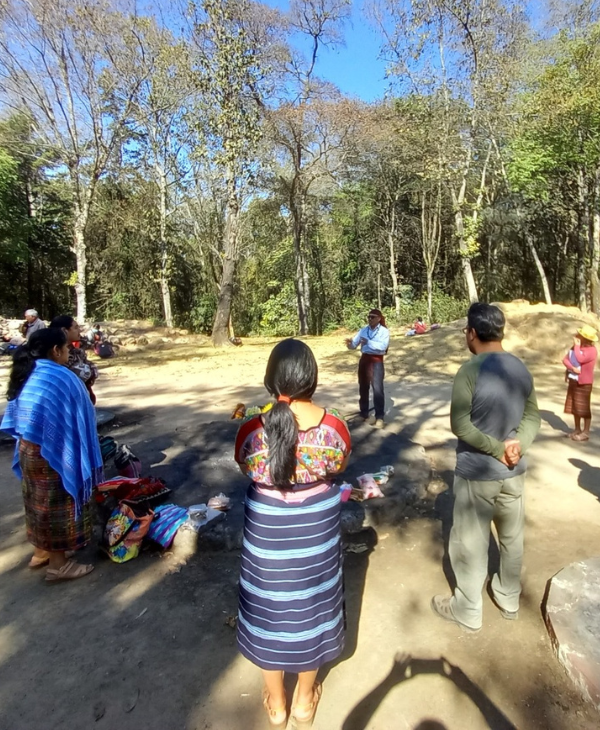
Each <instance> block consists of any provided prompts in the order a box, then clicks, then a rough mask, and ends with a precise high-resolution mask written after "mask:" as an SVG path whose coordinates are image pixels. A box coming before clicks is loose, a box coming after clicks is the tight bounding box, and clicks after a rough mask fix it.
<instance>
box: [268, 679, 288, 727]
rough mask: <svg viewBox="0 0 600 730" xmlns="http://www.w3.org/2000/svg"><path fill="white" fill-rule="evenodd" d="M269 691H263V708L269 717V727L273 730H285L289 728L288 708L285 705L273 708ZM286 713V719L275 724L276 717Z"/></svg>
mask: <svg viewBox="0 0 600 730" xmlns="http://www.w3.org/2000/svg"><path fill="white" fill-rule="evenodd" d="M269 697H270V695H269V690H268V689H264V690H263V707H264V708H265V710H266V712H267V715H268V716H269V727H270V728H271V729H272V730H285V728H286V727H287V721H288V718H287V707H286V705H285V704H284V705H283V707H271V706H270V705H269ZM280 712H283V713H284V718H283V720H281V721H280V722H277V723H276V722H274V719H275V717H276V716H277V715H278V714H279V713H280Z"/></svg>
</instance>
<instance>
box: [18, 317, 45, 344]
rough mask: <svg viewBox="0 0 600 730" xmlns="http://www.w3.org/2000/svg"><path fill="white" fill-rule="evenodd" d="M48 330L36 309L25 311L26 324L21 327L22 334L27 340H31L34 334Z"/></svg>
mask: <svg viewBox="0 0 600 730" xmlns="http://www.w3.org/2000/svg"><path fill="white" fill-rule="evenodd" d="M43 329H46V324H45V323H44V321H43V320H41V319H40V318H39V316H38V313H37V311H36V310H35V309H27V310H26V311H25V322H23V326H22V327H21V333H22V334H23V337H24V338H25V339H26V340H29V338H30V337H31V335H32V334H33V333H34V332H38V331H39V330H43Z"/></svg>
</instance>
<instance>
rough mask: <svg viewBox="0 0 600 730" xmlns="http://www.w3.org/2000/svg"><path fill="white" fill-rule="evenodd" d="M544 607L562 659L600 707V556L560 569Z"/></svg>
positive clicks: (581, 686) (586, 694) (589, 698)
mask: <svg viewBox="0 0 600 730" xmlns="http://www.w3.org/2000/svg"><path fill="white" fill-rule="evenodd" d="M543 610H544V620H545V622H546V626H547V628H548V633H549V634H550V638H551V640H552V644H553V646H554V649H555V651H556V654H557V656H558V659H559V661H560V663H561V664H562V665H563V667H564V668H565V670H566V672H567V674H568V675H569V677H571V679H572V680H573V682H575V684H576V685H577V687H579V689H580V690H581V692H582V693H583V695H584V697H586V698H587V699H588V700H590V701H591V702H593V703H594V705H595V706H596V707H597V708H598V709H599V710H600V557H596V558H589V559H588V560H584V561H582V562H580V563H572V564H571V565H569V566H567V567H566V568H563V569H562V570H561V571H560V572H559V573H557V574H556V575H555V576H554V578H552V580H551V581H550V583H549V589H548V593H547V598H546V600H545V602H544V606H543Z"/></svg>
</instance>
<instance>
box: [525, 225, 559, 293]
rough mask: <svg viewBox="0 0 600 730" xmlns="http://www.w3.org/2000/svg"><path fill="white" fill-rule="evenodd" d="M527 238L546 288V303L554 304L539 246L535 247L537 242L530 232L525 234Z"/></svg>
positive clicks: (543, 286)
mask: <svg viewBox="0 0 600 730" xmlns="http://www.w3.org/2000/svg"><path fill="white" fill-rule="evenodd" d="M525 238H526V240H527V246H528V247H529V250H530V252H531V255H532V256H533V260H534V261H535V266H536V269H537V270H538V274H539V275H540V279H541V280H542V289H543V290H544V299H545V300H546V304H552V295H551V294H550V286H549V285H548V277H547V276H546V271H545V270H544V265H543V264H542V260H541V259H540V256H539V254H538V252H537V248H536V247H535V244H534V242H533V238H532V236H531V234H530V233H529V232H527V233H526V234H525Z"/></svg>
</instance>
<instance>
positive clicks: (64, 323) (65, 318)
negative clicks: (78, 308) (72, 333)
mask: <svg viewBox="0 0 600 730" xmlns="http://www.w3.org/2000/svg"><path fill="white" fill-rule="evenodd" d="M74 322H75V319H74V317H71V315H70V314H59V315H58V317H54V319H53V320H52V322H50V327H59V328H60V329H66V330H70V329H71V327H72V326H73V323H74Z"/></svg>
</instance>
